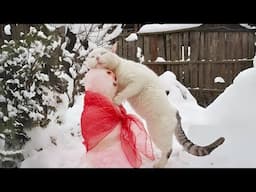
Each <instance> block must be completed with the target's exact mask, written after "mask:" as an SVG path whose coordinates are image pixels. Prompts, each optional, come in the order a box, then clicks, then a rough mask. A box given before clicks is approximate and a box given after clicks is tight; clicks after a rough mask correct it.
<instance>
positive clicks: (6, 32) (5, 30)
mask: <svg viewBox="0 0 256 192" xmlns="http://www.w3.org/2000/svg"><path fill="white" fill-rule="evenodd" d="M4 33H5V34H6V35H11V34H12V33H11V25H10V24H8V25H5V26H4Z"/></svg>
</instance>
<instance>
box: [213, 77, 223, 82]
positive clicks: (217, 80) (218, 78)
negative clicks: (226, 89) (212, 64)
mask: <svg viewBox="0 0 256 192" xmlns="http://www.w3.org/2000/svg"><path fill="white" fill-rule="evenodd" d="M214 83H225V80H224V79H223V78H222V77H215V78H214Z"/></svg>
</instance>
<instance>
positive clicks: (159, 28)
mask: <svg viewBox="0 0 256 192" xmlns="http://www.w3.org/2000/svg"><path fill="white" fill-rule="evenodd" d="M202 25H203V24H147V25H143V26H142V27H141V28H140V29H139V31H138V32H137V33H138V34H145V33H161V32H172V31H179V30H184V29H192V28H196V27H200V26H202ZM240 26H241V27H243V28H245V29H249V30H252V29H254V30H255V29H256V27H255V26H250V25H248V24H240Z"/></svg>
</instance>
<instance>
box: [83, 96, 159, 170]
mask: <svg viewBox="0 0 256 192" xmlns="http://www.w3.org/2000/svg"><path fill="white" fill-rule="evenodd" d="M119 122H121V126H122V128H121V133H120V140H121V146H122V149H123V151H124V154H125V156H126V158H127V160H128V161H129V163H130V164H131V166H132V167H134V168H138V167H140V166H141V163H142V160H141V156H140V153H142V154H144V155H145V156H146V157H148V158H149V159H151V160H154V159H155V157H154V154H153V148H152V143H151V140H150V137H149V135H148V134H147V132H146V131H145V128H144V126H143V124H142V122H141V121H140V120H139V119H138V118H137V117H135V116H134V115H131V114H127V113H126V110H125V108H124V107H123V106H122V105H121V106H115V105H114V104H113V103H112V102H111V101H110V100H109V99H108V98H107V97H105V96H103V95H101V94H99V93H96V92H92V91H86V93H85V97H84V109H83V112H82V116H81V131H82V135H83V138H84V145H85V146H86V149H87V151H89V150H91V149H92V148H93V147H95V146H96V145H97V144H98V143H99V142H100V141H101V140H102V139H104V137H106V136H107V135H108V134H109V133H110V132H111V131H112V130H113V129H114V128H115V127H116V126H117V124H118V123H119ZM132 123H135V124H136V125H137V126H136V127H137V128H138V129H139V131H140V134H139V135H140V137H139V138H137V139H140V140H143V142H144V143H145V145H144V146H143V147H142V148H141V147H138V146H137V145H136V137H135V135H134V133H133V131H132V130H131V124H132Z"/></svg>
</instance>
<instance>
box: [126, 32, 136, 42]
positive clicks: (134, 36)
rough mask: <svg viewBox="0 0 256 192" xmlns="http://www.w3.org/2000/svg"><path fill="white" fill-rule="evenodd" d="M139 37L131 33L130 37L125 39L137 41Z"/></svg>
mask: <svg viewBox="0 0 256 192" xmlns="http://www.w3.org/2000/svg"><path fill="white" fill-rule="evenodd" d="M137 40H138V36H137V34H136V33H131V34H130V35H129V36H128V37H126V38H125V41H137Z"/></svg>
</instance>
